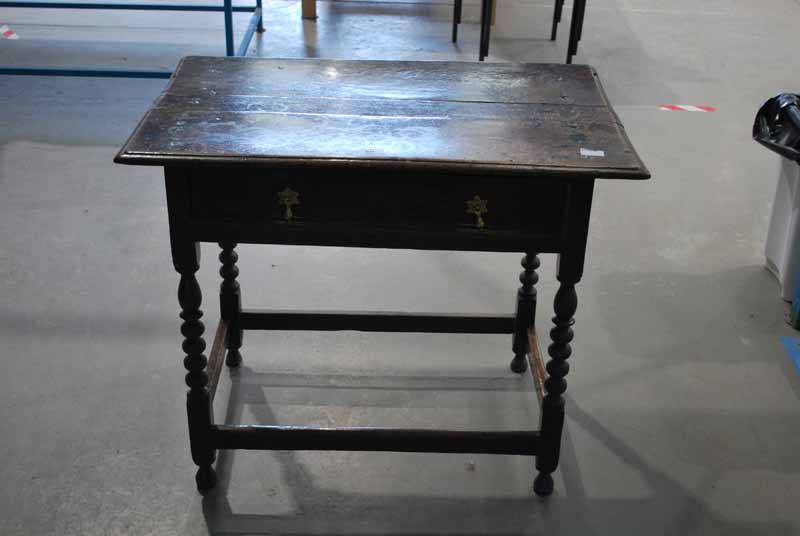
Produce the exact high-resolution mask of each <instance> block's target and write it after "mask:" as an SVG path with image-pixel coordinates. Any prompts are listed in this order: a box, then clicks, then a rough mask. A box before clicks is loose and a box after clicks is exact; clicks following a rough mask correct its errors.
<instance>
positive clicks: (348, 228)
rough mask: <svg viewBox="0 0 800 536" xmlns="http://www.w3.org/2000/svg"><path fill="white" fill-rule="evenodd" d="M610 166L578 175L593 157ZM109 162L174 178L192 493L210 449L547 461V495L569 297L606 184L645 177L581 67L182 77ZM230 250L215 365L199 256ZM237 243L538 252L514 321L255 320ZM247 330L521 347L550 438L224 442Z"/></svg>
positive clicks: (391, 65) (304, 437)
mask: <svg viewBox="0 0 800 536" xmlns="http://www.w3.org/2000/svg"><path fill="white" fill-rule="evenodd" d="M581 148H585V149H592V150H603V151H605V155H604V156H603V157H584V156H582V155H581V153H580V149H581ZM116 161H118V162H122V163H127V164H158V165H164V166H165V175H166V189H167V206H168V214H169V229H170V243H171V248H172V259H173V264H174V266H175V269H176V270H177V271H178V272H179V273H180V275H181V282H180V285H179V291H178V298H179V302H180V305H181V309H182V312H181V317H182V318H183V320H184V323H183V325H182V326H181V332H182V333H183V335H184V344H183V349H184V351H185V353H186V357H185V359H184V365H185V366H186V369H187V371H188V374H187V375H186V383H187V385H189V387H190V390H189V393H188V397H187V410H188V417H189V437H190V442H191V450H192V458H193V460H194V461H195V463H196V464H197V465H198V467H199V469H198V472H197V476H196V480H197V485H198V488H199V489H200V490H201V491H206V490H208V489H210V488H211V487H213V486H214V483H215V481H216V476H215V473H214V470H213V468H212V464H213V462H214V460H215V452H216V450H215V449H217V448H246V449H320V450H385V451H399V452H476V453H494V454H526V455H535V456H536V468H537V470H538V472H539V474H538V476H537V477H536V480H535V481H534V491H535V492H536V493H537V494H539V495H540V496H547V495H549V494H551V493H552V491H553V478H552V473H553V472H554V471H555V470H556V468H557V467H558V461H559V456H560V448H561V432H562V429H563V423H564V396H563V394H564V392H565V390H566V379H565V376H566V375H567V372H568V371H569V365H568V363H567V358H568V357H570V354H571V347H570V341H571V340H572V337H573V332H572V327H571V326H572V323H573V317H574V315H575V312H576V308H577V294H576V291H575V285H576V284H577V283H578V281H579V280H580V279H581V276H582V274H583V270H584V258H585V254H586V242H587V238H588V232H589V221H590V214H591V205H592V196H593V190H594V183H595V180H596V179H602V178H629V179H644V178H647V177H648V176H649V174H648V172H647V169H646V168H645V167H644V165H643V164H642V163H641V161H640V160H639V158H638V156H637V155H636V153H635V152H634V150H633V147H632V146H631V144H630V142H629V141H628V139H627V137H626V136H625V132H624V130H623V128H622V125H621V124H620V122H619V119H618V118H617V117H616V115H615V114H614V112H613V110H612V109H611V107H610V106H609V105H608V100H607V98H606V97H605V94H604V93H603V89H602V86H601V85H600V83H599V82H598V80H597V76H596V74H595V73H594V71H592V70H591V69H590V68H588V67H582V66H562V65H514V64H486V65H482V64H480V65H479V64H475V63H434V62H431V63H408V62H342V61H329V60H259V59H247V60H243V59H232V58H226V59H223V58H188V59H186V60H185V61H183V62H182V64H181V65H180V67H179V68H178V70H177V71H176V74H175V77H174V78H173V80H172V82H171V85H170V86H169V88H168V89H167V91H166V92H165V93H164V95H163V96H162V97H161V98H160V99H159V100H158V102H157V103H156V104H155V106H154V107H153V109H152V110H151V111H150V112H149V113H148V114H147V115H146V116H145V118H144V119H143V121H142V122H141V123H140V125H139V127H138V128H137V130H136V131H135V132H134V134H133V135H132V137H131V139H130V140H129V141H128V143H127V144H126V146H125V147H124V148H123V149H122V150H121V151H120V153H119V154H118V156H117V158H116ZM201 241H205V242H215V243H219V244H220V246H221V247H222V251H221V253H220V256H219V259H220V262H221V263H222V266H221V268H220V275H221V276H222V279H223V281H222V284H221V286H220V310H221V316H222V320H221V322H220V326H219V327H218V330H217V333H216V336H215V340H214V344H213V346H212V349H211V352H210V363H209V364H208V365H209V367H208V370H207V368H206V367H207V362H206V361H207V360H206V357H205V354H204V351H205V341H204V339H203V331H204V326H203V323H202V321H201V317H202V311H201V309H200V306H201V302H202V296H201V291H200V287H199V285H198V282H197V280H196V278H195V273H196V272H197V271H198V268H199V262H200V257H199V255H200V250H199V242H201ZM237 243H263V244H291V245H315V246H345V247H373V248H410V249H428V250H430V249H442V250H463V251H515V252H527V255H526V256H525V258H524V259H523V268H524V270H523V273H522V275H521V276H520V282H521V283H522V287H521V288H520V289H519V291H518V295H517V311H516V314H515V315H514V316H510V315H509V316H493V315H433V314H417V313H379V312H373V313H358V312H350V313H343V312H329V313H324V312H303V311H255V310H244V311H243V310H242V308H241V289H240V288H239V284H238V282H237V276H238V273H239V270H238V267H237V260H238V256H237V253H236V251H235V247H236V244H237ZM533 252H537V253H557V254H558V268H557V272H558V274H557V275H558V280H559V281H560V288H559V290H558V292H557V294H556V298H555V305H554V309H555V318H554V323H555V327H554V328H553V329H552V330H551V332H550V335H551V339H552V344H550V346H549V349H548V351H549V355H550V361H549V362H548V363H547V365H546V368H545V365H544V364H543V362H542V356H541V352H540V350H539V347H538V343H537V341H536V334H535V329H534V323H535V310H536V288H535V285H536V282H537V279H538V275H537V274H536V269H537V268H538V266H539V260H538V257H537V254H535V253H533ZM244 329H292V330H345V329H353V330H363V331H388V332H393V331H402V332H426V333H428V332H430V333H437V332H438V333H513V336H514V337H513V341H512V344H513V351H514V354H515V358H514V360H513V361H512V370H514V371H516V372H522V371H523V370H524V369H525V367H526V361H525V356H526V354H527V355H528V356H529V360H530V363H529V365H530V367H531V370H532V373H533V376H534V381H535V383H536V385H537V395H538V396H539V399H540V403H541V410H542V411H541V421H540V429H539V430H538V431H526V432H520V431H514V432H459V431H436V430H392V429H382V428H363V429H312V428H298V427H284V426H243V427H242V426H217V425H215V424H214V420H213V412H212V411H211V402H212V397H213V396H214V392H215V390H216V386H217V382H218V379H219V375H220V373H221V368H222V365H221V362H222V355H223V351H224V346H227V348H228V363H229V364H230V365H234V364H238V361H239V359H240V356H239V348H240V346H241V342H242V332H243V330H244Z"/></svg>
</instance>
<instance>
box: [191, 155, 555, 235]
mask: <svg viewBox="0 0 800 536" xmlns="http://www.w3.org/2000/svg"><path fill="white" fill-rule="evenodd" d="M190 175H191V176H192V178H193V180H192V187H191V194H190V195H191V198H192V201H191V207H192V208H191V221H198V222H200V221H203V222H205V221H220V222H222V223H224V222H227V221H232V220H235V221H238V222H241V223H245V222H253V223H261V224H268V225H273V226H277V227H287V224H290V225H288V227H297V226H300V227H303V226H305V227H310V228H313V227H314V226H315V225H320V226H323V227H325V228H326V229H330V228H332V227H331V226H335V225H337V224H340V225H345V226H346V227H347V229H348V230H349V231H357V230H358V229H359V228H365V229H367V230H375V229H380V228H395V229H399V230H408V231H413V230H415V229H416V230H417V231H422V232H424V233H433V232H437V231H439V232H447V233H455V232H457V231H472V232H496V231H508V230H513V231H515V232H520V233H524V234H531V235H533V234H537V235H540V236H551V237H558V236H561V235H562V234H563V232H564V222H563V220H562V217H561V215H562V214H563V211H564V205H565V204H566V202H567V195H568V192H567V190H568V185H567V184H565V183H564V182H563V181H561V182H559V181H554V180H542V181H540V182H539V183H538V184H536V185H533V184H530V183H526V182H524V181H520V180H515V179H513V178H509V177H495V178H483V177H466V178H464V177H462V178H461V179H460V180H459V179H458V178H455V177H445V178H444V179H443V180H436V179H437V177H430V176H425V177H423V178H422V179H415V178H413V177H411V178H406V177H404V176H403V174H398V173H394V174H385V175H376V174H375V173H364V172H362V173H357V172H352V173H347V174H344V175H343V176H342V177H338V176H331V174H330V173H324V172H320V171H316V172H313V171H311V172H306V173H303V171H302V170H298V169H289V170H280V171H272V172H257V171H249V170H248V171H243V172H240V173H238V174H237V175H236V176H230V175H229V174H228V175H226V174H225V173H224V172H223V171H222V170H217V169H206V170H204V169H192V170H191V171H190ZM223 177H224V178H225V188H224V189H221V188H220V187H219V184H220V182H219V181H220V179H221V178H223ZM378 177H380V178H381V179H382V180H383V182H382V183H381V185H380V187H379V188H376V187H375V181H376V180H377V178H378ZM334 179H335V180H334ZM287 192H290V193H291V194H293V196H292V198H293V203H292V206H291V216H292V217H291V218H289V219H287V217H286V216H287V209H286V205H285V200H284V195H286V193H287ZM476 196H477V197H478V198H479V199H481V200H482V201H483V202H484V212H483V215H482V220H483V222H484V225H483V226H480V225H478V224H477V223H478V222H477V220H476V217H475V215H474V213H473V212H471V210H470V203H472V202H473V200H474V199H475V197H476ZM276 233H280V230H276Z"/></svg>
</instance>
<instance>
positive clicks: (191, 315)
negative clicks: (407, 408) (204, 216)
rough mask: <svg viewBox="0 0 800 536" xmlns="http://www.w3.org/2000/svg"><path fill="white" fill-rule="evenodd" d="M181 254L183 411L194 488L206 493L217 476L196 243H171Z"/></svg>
mask: <svg viewBox="0 0 800 536" xmlns="http://www.w3.org/2000/svg"><path fill="white" fill-rule="evenodd" d="M175 251H181V253H182V255H181V256H180V257H175V258H174V262H175V268H176V269H177V270H178V272H179V273H180V274H181V282H180V285H179V286H178V302H179V303H180V305H181V315H180V316H181V318H182V319H183V324H181V334H183V336H184V340H183V351H184V352H186V357H185V358H184V360H183V364H184V366H185V367H186V370H187V371H188V374H186V385H188V386H189V392H188V393H187V395H186V411H187V413H188V415H189V440H190V443H191V448H192V460H194V463H195V464H197V466H198V467H199V469H198V470H197V475H196V477H195V480H196V482H197V489H198V490H199V491H200V492H205V491H208V490H210V489H211V488H213V487H214V485H215V484H216V482H217V477H216V474H215V473H214V469H213V468H212V467H211V464H213V463H214V459H215V457H216V456H215V452H214V449H213V448H211V445H210V434H211V425H212V423H213V416H212V412H211V399H210V397H209V392H208V388H207V387H206V386H207V385H208V375H207V374H206V364H207V362H208V359H207V358H206V356H205V354H204V353H203V352H204V351H205V348H206V342H205V340H204V339H203V332H204V331H205V326H204V325H203V322H202V321H201V320H200V318H201V317H202V316H203V312H202V311H201V310H200V305H201V304H202V301H203V295H202V293H201V291H200V285H199V284H198V283H197V279H196V278H195V275H194V274H195V272H197V269H198V268H199V265H200V250H199V247H198V244H196V243H195V244H185V245H184V244H180V245H176V244H175V243H173V252H175Z"/></svg>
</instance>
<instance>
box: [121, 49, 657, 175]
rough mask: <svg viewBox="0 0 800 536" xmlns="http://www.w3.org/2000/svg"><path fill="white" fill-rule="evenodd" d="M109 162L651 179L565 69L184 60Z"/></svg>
mask: <svg viewBox="0 0 800 536" xmlns="http://www.w3.org/2000/svg"><path fill="white" fill-rule="evenodd" d="M354 88H361V89H360V90H357V89H354ZM581 149H591V150H602V151H604V152H605V155H604V156H603V157H586V156H583V155H582V154H581ZM116 161H117V162H120V163H127V164H151V165H165V164H180V163H187V162H192V163H198V162H201V161H203V162H208V163H216V164H223V163H224V164H229V165H259V166H285V165H293V166H298V167H304V168H305V167H310V166H315V167H319V166H329V167H330V166H332V167H346V168H348V169H355V168H369V169H373V170H375V169H380V170H397V169H415V170H435V171H451V172H460V173H464V172H472V173H503V174H524V175H531V174H533V175H537V174H550V175H553V176H564V175H566V174H569V175H570V177H571V178H573V179H575V178H588V179H594V178H612V177H617V178H630V179H642V178H647V177H649V174H648V172H647V170H646V168H645V167H644V165H643V164H642V162H641V161H640V159H639V158H638V156H637V155H636V153H635V151H634V149H633V147H632V146H631V144H630V142H629V141H628V140H627V138H626V136H625V134H624V131H623V129H622V127H621V125H620V123H619V121H618V119H617V118H616V116H615V114H614V113H613V111H612V110H611V108H610V106H609V105H608V104H607V102H606V100H605V96H604V95H603V92H602V90H601V88H600V85H599V82H598V81H597V78H596V75H595V73H594V72H593V71H592V70H591V69H590V68H588V67H585V66H565V65H507V66H498V65H491V66H484V65H476V64H474V63H470V64H460V63H430V64H422V65H418V64H416V63H407V62H340V61H334V60H327V61H325V60H270V59H247V60H234V61H230V62H228V61H221V58H202V57H196V58H187V59H186V60H184V61H183V62H182V64H181V65H180V66H179V68H178V69H177V71H176V74H175V75H174V77H173V81H172V83H171V85H170V87H169V88H168V89H167V90H166V92H165V93H164V95H162V97H161V98H160V99H159V100H158V101H157V102H156V104H155V105H154V107H153V108H152V109H151V110H150V112H149V113H148V114H147V116H146V117H145V119H144V120H143V121H142V123H141V124H140V125H139V127H138V128H137V130H136V131H135V133H134V134H133V136H132V137H131V139H130V140H129V141H128V143H127V144H126V145H125V147H124V148H123V149H122V150H121V151H120V153H119V154H118V156H117V158H116Z"/></svg>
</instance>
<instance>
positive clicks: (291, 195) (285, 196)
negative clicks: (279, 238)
mask: <svg viewBox="0 0 800 536" xmlns="http://www.w3.org/2000/svg"><path fill="white" fill-rule="evenodd" d="M278 204H279V205H283V206H284V207H285V208H286V212H285V213H284V215H283V217H284V219H285V220H286V221H292V220H293V219H294V212H293V211H292V207H293V206H294V205H299V204H300V194H299V193H297V192H295V191H294V190H292V189H291V188H289V187H288V186H287V187H286V188H284V189H283V190H281V191H280V192H278Z"/></svg>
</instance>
